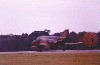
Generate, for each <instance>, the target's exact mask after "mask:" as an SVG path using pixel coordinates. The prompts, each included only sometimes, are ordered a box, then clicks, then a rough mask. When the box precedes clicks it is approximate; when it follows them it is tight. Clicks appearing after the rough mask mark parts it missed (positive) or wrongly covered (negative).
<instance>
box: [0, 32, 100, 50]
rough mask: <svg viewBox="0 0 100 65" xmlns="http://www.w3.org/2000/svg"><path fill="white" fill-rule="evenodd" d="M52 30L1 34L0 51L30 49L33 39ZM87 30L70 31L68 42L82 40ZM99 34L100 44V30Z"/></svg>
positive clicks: (46, 34)
mask: <svg viewBox="0 0 100 65" xmlns="http://www.w3.org/2000/svg"><path fill="white" fill-rule="evenodd" d="M49 33H50V30H44V31H34V32H32V33H31V34H29V35H28V34H27V33H25V34H24V33H23V34H22V35H13V34H11V35H0V51H3V52H5V51H30V50H31V46H32V41H33V40H35V39H36V38H37V37H39V36H42V35H45V36H48V35H49ZM85 33H86V32H85V31H84V32H79V33H76V32H74V31H72V32H70V33H69V37H67V38H66V42H68V43H76V42H82V38H83V36H84V34H85ZM96 34H97V36H98V40H99V44H98V46H100V32H98V33H96ZM54 35H55V36H59V35H60V33H55V34H54Z"/></svg>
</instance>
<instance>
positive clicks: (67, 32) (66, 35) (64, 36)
mask: <svg viewBox="0 0 100 65" xmlns="http://www.w3.org/2000/svg"><path fill="white" fill-rule="evenodd" d="M68 35H69V29H67V30H64V31H63V32H62V33H61V34H60V36H59V37H60V38H66V37H68Z"/></svg>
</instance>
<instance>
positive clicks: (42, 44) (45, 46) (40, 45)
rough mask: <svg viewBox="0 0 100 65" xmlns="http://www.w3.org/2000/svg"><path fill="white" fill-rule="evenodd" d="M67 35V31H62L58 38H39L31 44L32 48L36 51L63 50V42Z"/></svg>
mask: <svg viewBox="0 0 100 65" xmlns="http://www.w3.org/2000/svg"><path fill="white" fill-rule="evenodd" d="M68 35H69V30H64V31H63V32H62V33H61V34H60V35H59V36H39V37H38V38H37V39H36V40H34V41H33V42H32V48H33V49H36V50H37V51H43V50H49V49H55V48H56V49H57V48H62V49H63V50H65V49H64V46H65V45H64V44H65V43H64V42H63V41H64V40H65V38H66V37H68Z"/></svg>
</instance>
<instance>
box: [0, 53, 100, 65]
mask: <svg viewBox="0 0 100 65" xmlns="http://www.w3.org/2000/svg"><path fill="white" fill-rule="evenodd" d="M0 65H100V53H53V54H49V53H47V54H46V53H39V54H38V53H33V54H4V55H3V54H1V55H0Z"/></svg>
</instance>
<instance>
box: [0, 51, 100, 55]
mask: <svg viewBox="0 0 100 65" xmlns="http://www.w3.org/2000/svg"><path fill="white" fill-rule="evenodd" d="M24 53H25V54H30V53H100V50H66V51H63V50H49V51H43V52H37V51H17V52H0V54H24Z"/></svg>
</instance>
